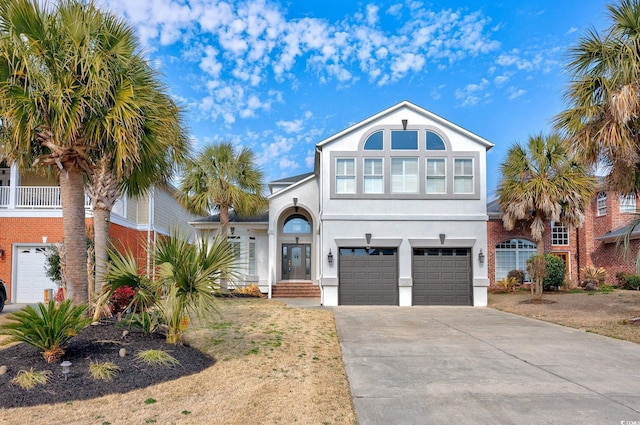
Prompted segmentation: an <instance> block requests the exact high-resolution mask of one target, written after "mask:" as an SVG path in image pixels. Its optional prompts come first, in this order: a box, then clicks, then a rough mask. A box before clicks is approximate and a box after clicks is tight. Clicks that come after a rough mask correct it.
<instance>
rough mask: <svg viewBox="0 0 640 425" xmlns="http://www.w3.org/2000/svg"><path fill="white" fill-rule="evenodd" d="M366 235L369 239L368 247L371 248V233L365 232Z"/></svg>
mask: <svg viewBox="0 0 640 425" xmlns="http://www.w3.org/2000/svg"><path fill="white" fill-rule="evenodd" d="M364 237H365V238H366V239H367V249H369V245H371V233H365V234H364Z"/></svg>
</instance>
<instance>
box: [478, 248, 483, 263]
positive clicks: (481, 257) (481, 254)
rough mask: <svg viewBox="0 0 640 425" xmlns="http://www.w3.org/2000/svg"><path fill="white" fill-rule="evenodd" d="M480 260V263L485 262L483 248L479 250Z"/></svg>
mask: <svg viewBox="0 0 640 425" xmlns="http://www.w3.org/2000/svg"><path fill="white" fill-rule="evenodd" d="M478 262H479V263H480V264H482V263H484V253H483V252H482V248H480V252H478Z"/></svg>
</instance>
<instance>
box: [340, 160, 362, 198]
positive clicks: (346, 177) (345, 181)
mask: <svg viewBox="0 0 640 425" xmlns="http://www.w3.org/2000/svg"><path fill="white" fill-rule="evenodd" d="M349 162H350V163H351V164H352V165H353V174H349V170H348V166H347V164H348V163H349ZM343 164H344V165H343ZM356 174H357V170H356V159H355V158H336V193H338V194H353V193H356ZM349 183H351V188H349Z"/></svg>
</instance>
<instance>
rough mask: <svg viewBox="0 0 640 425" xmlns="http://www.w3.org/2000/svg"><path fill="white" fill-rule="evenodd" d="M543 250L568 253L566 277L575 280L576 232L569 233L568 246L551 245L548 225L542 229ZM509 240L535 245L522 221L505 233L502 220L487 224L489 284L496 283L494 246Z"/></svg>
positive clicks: (490, 221) (576, 272) (527, 227)
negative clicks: (523, 241) (522, 240)
mask: <svg viewBox="0 0 640 425" xmlns="http://www.w3.org/2000/svg"><path fill="white" fill-rule="evenodd" d="M543 238H544V247H545V248H544V250H545V252H550V253H554V252H558V253H560V252H565V253H568V257H569V258H568V260H569V269H570V270H568V272H569V273H568V276H567V277H569V278H571V279H572V280H577V276H578V265H577V260H576V252H577V244H578V242H579V241H578V239H577V237H576V231H575V230H574V231H571V232H569V245H551V226H550V224H549V223H547V224H546V225H545V229H544V236H543ZM509 239H526V240H529V241H532V242H534V243H535V241H534V240H533V238H532V237H531V232H530V230H529V226H528V225H527V223H526V222H524V221H519V222H518V223H516V226H515V228H514V229H513V230H511V231H507V230H506V229H505V228H504V226H503V224H502V219H501V218H499V219H495V218H493V219H490V220H489V221H488V223H487V244H488V247H489V255H488V256H487V257H488V258H487V261H488V269H487V270H488V273H489V284H490V285H493V284H494V283H495V282H496V245H497V244H499V243H501V242H504V241H506V240H509Z"/></svg>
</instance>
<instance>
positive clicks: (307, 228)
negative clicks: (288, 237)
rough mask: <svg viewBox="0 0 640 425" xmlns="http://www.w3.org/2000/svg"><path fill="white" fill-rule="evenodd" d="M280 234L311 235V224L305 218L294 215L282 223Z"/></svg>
mask: <svg viewBox="0 0 640 425" xmlns="http://www.w3.org/2000/svg"><path fill="white" fill-rule="evenodd" d="M282 233H311V224H310V223H309V220H307V218H306V217H305V216H303V215H301V214H294V215H292V216H289V217H287V219H286V220H285V221H284V225H283V226H282Z"/></svg>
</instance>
